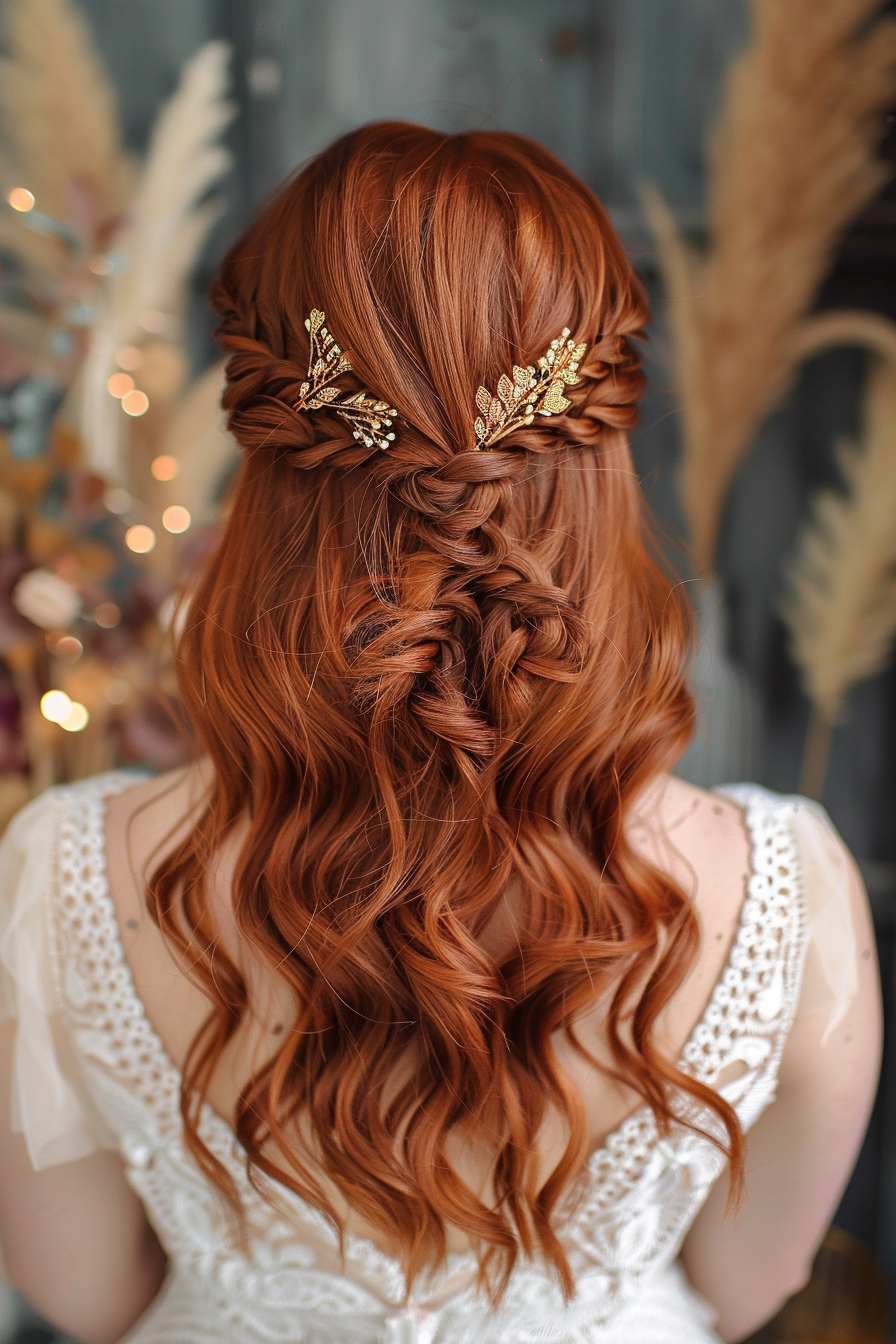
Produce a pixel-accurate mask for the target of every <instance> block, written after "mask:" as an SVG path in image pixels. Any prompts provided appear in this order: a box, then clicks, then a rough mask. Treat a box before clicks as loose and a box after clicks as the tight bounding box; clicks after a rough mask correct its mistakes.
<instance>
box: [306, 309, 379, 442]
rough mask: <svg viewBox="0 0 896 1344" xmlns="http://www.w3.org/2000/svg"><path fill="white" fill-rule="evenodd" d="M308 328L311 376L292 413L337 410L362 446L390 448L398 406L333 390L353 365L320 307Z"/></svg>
mask: <svg viewBox="0 0 896 1344" xmlns="http://www.w3.org/2000/svg"><path fill="white" fill-rule="evenodd" d="M305 326H306V327H307V329H308V334H309V335H310V337H311V353H310V355H309V357H308V377H307V379H306V381H305V382H303V383H302V385H301V387H300V388H299V395H298V398H297V400H296V401H294V402H293V410H296V411H335V412H336V414H337V415H341V416H342V418H343V420H347V421H348V423H349V424H350V425H351V427H352V433H353V434H354V436H355V438H356V439H357V440H358V442H359V443H363V444H364V446H365V447H367V448H373V447H374V446H376V447H377V448H382V449H386V448H388V447H389V444H390V443H392V442H394V439H395V435H394V434H393V433H391V432H387V431H388V430H389V429H390V426H391V424H392V418H393V416H396V415H397V414H398V412H397V411H396V409H395V407H394V406H390V405H389V403H388V402H387V401H380V400H379V399H378V398H377V397H373V396H371V394H370V393H369V392H351V393H348V392H340V390H339V388H338V387H334V386H333V383H334V382H335V380H336V379H337V378H338V377H340V375H341V374H343V373H348V372H349V370H350V369H351V367H352V366H351V363H350V361H349V360H348V358H347V357H346V356H345V355H344V354H343V352H342V350H341V349H340V348H339V346H338V345H337V344H336V342H335V341H334V340H333V337H332V336H331V335H330V333H329V332H328V331H327V328H326V327H325V326H324V315H323V313H322V312H321V310H320V309H319V308H312V310H311V316H310V317H306V318H305Z"/></svg>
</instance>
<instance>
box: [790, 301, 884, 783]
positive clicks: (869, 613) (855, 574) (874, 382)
mask: <svg viewBox="0 0 896 1344" xmlns="http://www.w3.org/2000/svg"><path fill="white" fill-rule="evenodd" d="M817 321H818V325H817V326H816V329H815V332H814V342H813V344H812V345H811V346H810V343H809V339H808V336H806V338H805V341H806V347H807V352H809V351H810V350H811V351H813V352H814V350H815V349H823V348H826V347H829V346H833V345H843V344H846V343H851V344H862V345H866V346H869V347H870V348H871V349H872V350H873V351H874V354H873V360H872V364H871V368H870V371H869V374H868V377H867V381H866V384H865V388H864V392H863V399H862V414H861V429H860V441H859V443H858V444H855V443H849V442H842V443H841V444H840V445H839V446H838V461H839V465H840V469H841V473H842V476H843V483H844V486H845V493H843V492H841V491H835V490H825V491H823V492H822V493H821V494H820V495H819V496H818V498H817V499H816V500H815V502H814V504H813V506H812V509H811V511H810V515H809V517H808V519H807V521H806V523H805V524H804V526H803V529H802V532H801V534H800V537H799V540H798V543H797V547H796V552H795V555H794V558H793V560H792V561H791V563H790V566H789V569H788V574H787V591H786V596H785V599H784V602H783V604H782V614H783V616H784V619H785V622H786V624H787V628H788V633H789V636H790V647H791V652H792V655H793V658H794V660H795V662H796V664H797V666H798V667H799V669H800V674H801V677H802V681H803V686H804V688H805V691H806V694H807V695H808V697H809V699H810V701H811V703H812V721H811V723H810V729H809V733H808V735H807V741H806V753H805V758H804V763H803V773H802V779H801V784H800V787H801V790H802V791H803V792H804V793H807V794H809V795H810V796H811V797H816V798H817V797H820V795H821V791H822V786H823V783H824V775H825V768H826V761H827V753H828V746H829V742H830V731H831V728H832V726H833V725H834V723H835V722H836V721H837V718H838V715H839V713H840V711H841V708H842V706H843V703H844V700H845V699H846V696H847V694H848V693H849V691H850V689H851V688H852V686H854V685H855V684H856V682H858V681H861V680H863V679H864V678H866V677H870V676H873V675H874V674H875V673H877V672H879V671H881V670H882V668H883V667H884V666H885V665H886V662H887V659H888V657H889V654H890V650H891V648H892V645H893V638H894V635H896V325H894V324H893V323H890V322H888V321H886V319H884V318H881V317H876V316H874V315H873V314H867V313H858V314H841V313H832V314H830V315H826V316H825V317H824V318H820V319H818V320H817Z"/></svg>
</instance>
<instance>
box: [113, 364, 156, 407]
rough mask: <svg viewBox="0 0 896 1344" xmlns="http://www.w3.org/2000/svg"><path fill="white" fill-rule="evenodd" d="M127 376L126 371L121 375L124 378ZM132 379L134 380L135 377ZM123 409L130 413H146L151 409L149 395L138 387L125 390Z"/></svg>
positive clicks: (122, 402)
mask: <svg viewBox="0 0 896 1344" xmlns="http://www.w3.org/2000/svg"><path fill="white" fill-rule="evenodd" d="M114 376H116V377H117V376H119V375H114ZM127 376H128V375H127V374H126V373H123V374H121V375H120V377H122V378H127ZM131 381H132V382H133V379H131ZM121 409H122V410H123V411H125V412H127V414H128V415H135V416H136V415H145V414H146V412H147V411H148V410H149V397H148V396H147V395H146V393H145V392H139V391H137V390H136V389H135V390H134V391H133V392H125V394H124V396H123V397H122V399H121Z"/></svg>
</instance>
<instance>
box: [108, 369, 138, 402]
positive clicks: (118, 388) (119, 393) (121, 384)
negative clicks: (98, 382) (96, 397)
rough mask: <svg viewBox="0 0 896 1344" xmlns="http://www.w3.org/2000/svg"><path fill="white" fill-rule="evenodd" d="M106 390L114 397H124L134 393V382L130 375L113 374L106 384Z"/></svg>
mask: <svg viewBox="0 0 896 1344" xmlns="http://www.w3.org/2000/svg"><path fill="white" fill-rule="evenodd" d="M106 389H107V391H109V392H111V393H112V396H113V397H124V396H127V394H128V392H133V390H134V380H133V378H132V377H131V375H130V374H129V373H113V374H112V377H111V378H110V379H109V381H108V382H107V383H106Z"/></svg>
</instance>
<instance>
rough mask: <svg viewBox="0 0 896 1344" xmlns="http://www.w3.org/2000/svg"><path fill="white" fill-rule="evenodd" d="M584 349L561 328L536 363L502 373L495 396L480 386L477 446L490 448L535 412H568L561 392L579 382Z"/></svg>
mask: <svg viewBox="0 0 896 1344" xmlns="http://www.w3.org/2000/svg"><path fill="white" fill-rule="evenodd" d="M586 349H587V344H586V343H585V342H582V344H577V342H576V341H574V340H572V339H571V338H570V335H569V327H564V328H563V331H562V333H561V335H559V336H558V337H557V338H556V340H553V341H551V344H550V345H549V346H548V350H547V353H546V354H544V355H542V356H541V358H540V359H539V361H538V365H537V366H536V365H535V364H530V365H529V366H528V368H525V369H523V368H520V366H519V365H518V364H514V366H513V378H512V379H510V378H508V377H507V374H506V373H502V374H501V377H500V378H499V379H498V392H497V396H493V395H492V393H491V392H489V390H488V388H487V387H480V388H479V389H478V390H477V392H476V408H477V410H478V411H479V412H480V414H479V415H478V416H477V417H476V422H475V424H474V425H473V432H474V433H475V435H476V447H477V448H491V446H492V444H495V443H497V442H498V440H499V439H503V438H504V436H505V434H510V433H511V432H512V430H514V429H518V428H519V426H520V425H531V423H532V421H533V420H534V419H535V417H536V415H562V414H563V412H564V411H567V410H568V409H569V407H570V406H571V405H572V402H571V401H570V400H569V398H568V397H565V396H564V395H563V389H564V387H573V386H574V385H575V384H576V383H578V382H579V373H578V369H579V364H580V363H581V360H582V356H583V355H584V353H585V350H586Z"/></svg>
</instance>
